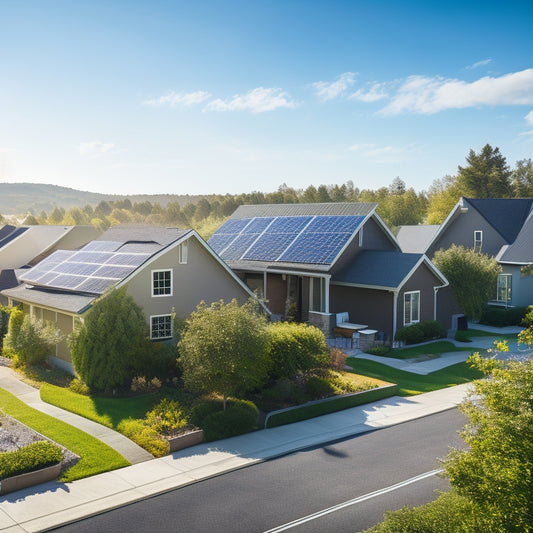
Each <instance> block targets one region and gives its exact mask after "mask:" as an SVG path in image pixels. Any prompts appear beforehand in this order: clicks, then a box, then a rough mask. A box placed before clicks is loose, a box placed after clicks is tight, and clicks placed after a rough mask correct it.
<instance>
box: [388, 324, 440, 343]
mask: <svg viewBox="0 0 533 533" xmlns="http://www.w3.org/2000/svg"><path fill="white" fill-rule="evenodd" d="M446 334H447V332H446V329H444V327H443V326H442V325H441V324H440V322H437V321H436V320H429V321H426V322H419V323H418V324H413V325H412V326H405V327H403V328H400V329H399V330H398V331H397V332H396V334H395V335H394V340H396V341H403V342H405V344H418V343H420V342H425V341H430V340H433V339H441V338H444V337H446Z"/></svg>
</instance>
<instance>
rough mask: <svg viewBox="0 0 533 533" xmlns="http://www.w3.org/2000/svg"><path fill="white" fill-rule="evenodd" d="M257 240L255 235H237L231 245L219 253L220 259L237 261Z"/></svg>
mask: <svg viewBox="0 0 533 533" xmlns="http://www.w3.org/2000/svg"><path fill="white" fill-rule="evenodd" d="M256 239H257V235H256V234H254V233H252V234H250V235H237V236H236V237H235V238H234V239H233V241H232V242H231V244H230V245H229V246H228V247H226V248H224V249H223V250H222V251H221V257H222V258H223V259H227V260H228V261H237V260H239V259H240V258H241V256H242V255H243V254H244V252H246V250H248V248H249V247H250V246H251V245H252V244H253V243H254V241H255V240H256Z"/></svg>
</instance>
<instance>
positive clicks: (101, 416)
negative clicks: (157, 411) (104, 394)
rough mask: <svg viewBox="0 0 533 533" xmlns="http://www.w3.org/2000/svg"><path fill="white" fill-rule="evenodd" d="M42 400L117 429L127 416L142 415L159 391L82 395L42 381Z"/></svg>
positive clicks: (141, 416)
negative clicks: (126, 396)
mask: <svg viewBox="0 0 533 533" xmlns="http://www.w3.org/2000/svg"><path fill="white" fill-rule="evenodd" d="M40 391H41V400H43V402H47V403H50V404H52V405H55V406H56V407H61V408H62V409H65V410H66V411H70V412H71V413H76V414H77V415H80V416H83V417H85V418H88V419H89V420H93V421H94V422H98V423H99V424H102V425H104V426H107V427H109V428H113V429H116V428H117V426H118V425H119V424H120V422H122V420H124V419H126V418H144V417H145V415H146V413H147V412H148V411H150V410H151V409H152V407H153V406H154V404H155V403H156V402H158V401H159V400H161V395H160V394H157V393H154V394H147V395H144V396H134V397H130V398H99V397H94V396H83V395H82V394H77V393H75V392H72V391H71V390H68V389H65V388H63V387H57V386H55V385H50V384H49V383H42V384H41V389H40Z"/></svg>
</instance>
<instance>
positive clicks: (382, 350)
mask: <svg viewBox="0 0 533 533" xmlns="http://www.w3.org/2000/svg"><path fill="white" fill-rule="evenodd" d="M389 352H390V348H389V347H388V346H371V347H370V348H368V350H367V351H366V353H369V354H370V355H381V356H382V357H384V356H386V355H387V354H388V353H389Z"/></svg>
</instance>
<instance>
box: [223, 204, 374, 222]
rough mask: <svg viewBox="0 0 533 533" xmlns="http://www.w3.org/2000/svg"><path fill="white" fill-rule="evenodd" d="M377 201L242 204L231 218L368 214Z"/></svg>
mask: <svg viewBox="0 0 533 533" xmlns="http://www.w3.org/2000/svg"><path fill="white" fill-rule="evenodd" d="M377 205H378V204H376V203H355V202H342V203H335V202H332V203H325V204H259V205H241V206H239V207H238V208H237V209H236V210H235V212H234V213H233V214H232V215H231V217H230V218H237V219H238V218H253V217H296V216H305V215H356V216H366V215H369V214H370V213H372V211H374V210H375V209H376V207H377Z"/></svg>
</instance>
